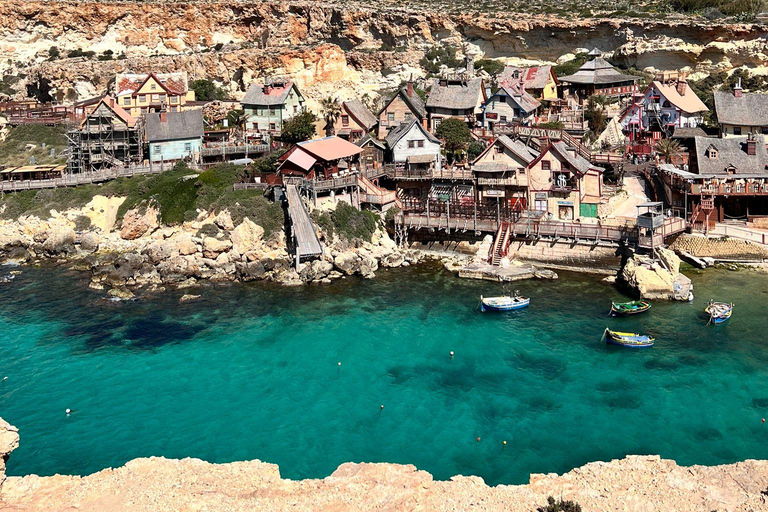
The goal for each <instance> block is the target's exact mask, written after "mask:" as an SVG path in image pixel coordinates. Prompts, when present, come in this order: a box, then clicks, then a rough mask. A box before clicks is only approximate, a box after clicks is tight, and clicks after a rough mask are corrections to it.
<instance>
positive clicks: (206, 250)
mask: <svg viewBox="0 0 768 512" xmlns="http://www.w3.org/2000/svg"><path fill="white" fill-rule="evenodd" d="M231 248H232V242H231V241H230V240H219V239H218V238H213V237H210V236H207V237H205V238H203V256H205V257H206V258H210V259H212V260H215V259H216V258H217V257H218V256H219V254H221V253H222V252H226V251H228V250H230V249H231Z"/></svg>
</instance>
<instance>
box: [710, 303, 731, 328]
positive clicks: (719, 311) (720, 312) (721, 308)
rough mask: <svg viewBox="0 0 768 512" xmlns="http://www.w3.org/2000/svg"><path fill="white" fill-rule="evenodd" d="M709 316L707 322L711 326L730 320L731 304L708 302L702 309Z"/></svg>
mask: <svg viewBox="0 0 768 512" xmlns="http://www.w3.org/2000/svg"><path fill="white" fill-rule="evenodd" d="M704 311H706V313H707V314H708V315H709V321H710V322H712V323H713V324H721V323H723V322H725V321H726V320H728V319H729V318H731V315H732V314H733V302H731V303H730V304H729V303H727V302H715V301H713V300H710V301H709V303H707V307H706V308H705V309H704Z"/></svg>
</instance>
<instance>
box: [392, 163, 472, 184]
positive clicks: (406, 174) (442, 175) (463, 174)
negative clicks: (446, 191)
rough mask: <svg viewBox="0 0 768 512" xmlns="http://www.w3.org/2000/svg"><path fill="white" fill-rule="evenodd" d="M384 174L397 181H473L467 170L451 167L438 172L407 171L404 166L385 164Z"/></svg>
mask: <svg viewBox="0 0 768 512" xmlns="http://www.w3.org/2000/svg"><path fill="white" fill-rule="evenodd" d="M384 169H385V173H386V175H387V176H389V177H390V178H392V179H398V180H434V179H440V180H466V181H471V180H472V179H474V174H473V173H472V171H471V170H469V169H459V168H456V167H452V168H450V169H446V168H442V169H440V170H439V171H438V170H435V169H408V168H407V167H405V166H402V165H397V164H385V165H384Z"/></svg>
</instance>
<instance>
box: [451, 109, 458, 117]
mask: <svg viewBox="0 0 768 512" xmlns="http://www.w3.org/2000/svg"><path fill="white" fill-rule="evenodd" d="M451 115H452V116H457V115H459V111H458V110H457V109H453V110H451Z"/></svg>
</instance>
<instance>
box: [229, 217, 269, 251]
mask: <svg viewBox="0 0 768 512" xmlns="http://www.w3.org/2000/svg"><path fill="white" fill-rule="evenodd" d="M230 238H231V240H232V246H233V247H234V249H235V250H236V251H237V252H238V253H240V254H246V253H249V252H252V251H256V250H258V249H259V248H260V247H261V245H262V240H263V239H264V228H262V227H261V226H259V225H258V224H255V223H253V222H252V221H251V220H250V219H248V217H246V218H245V219H243V222H241V223H240V225H239V226H237V227H236V228H235V229H234V230H232V234H231V236H230Z"/></svg>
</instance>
